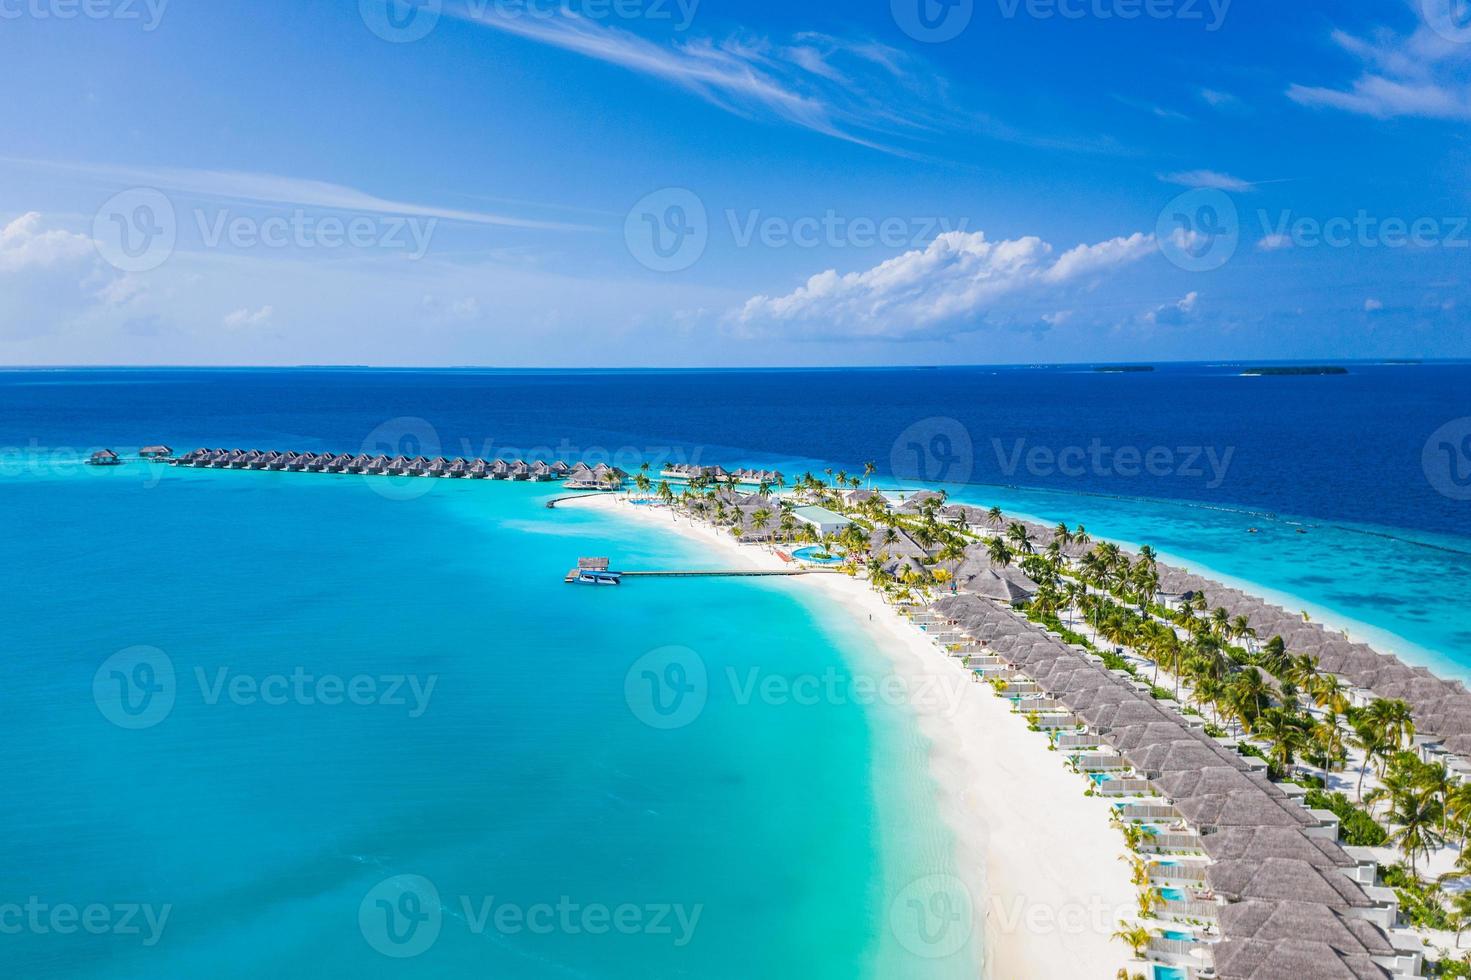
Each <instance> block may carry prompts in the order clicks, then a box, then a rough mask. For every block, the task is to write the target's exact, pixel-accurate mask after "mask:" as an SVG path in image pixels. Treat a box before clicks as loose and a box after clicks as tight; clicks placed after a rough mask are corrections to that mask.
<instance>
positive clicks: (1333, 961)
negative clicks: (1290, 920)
mask: <svg viewBox="0 0 1471 980" xmlns="http://www.w3.org/2000/svg"><path fill="white" fill-rule="evenodd" d="M1215 963H1216V975H1217V977H1219V978H1220V980H1284V978H1287V980H1388V977H1389V971H1387V970H1385V969H1384V968H1383V967H1381V966H1379V965H1378V964H1376V963H1375V962H1374V961H1373V960H1371V959H1370V958H1369V957H1368V956H1365V955H1362V954H1357V955H1348V956H1345V955H1344V954H1342V953H1338V952H1336V951H1335V950H1334V949H1333V947H1331V946H1329V945H1328V944H1326V943H1313V942H1304V941H1302V940H1297V939H1286V940H1281V941H1278V942H1263V941H1261V940H1257V939H1229V940H1227V941H1226V942H1223V943H1220V944H1219V945H1217V946H1216V948H1215Z"/></svg>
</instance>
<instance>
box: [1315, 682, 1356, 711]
mask: <svg viewBox="0 0 1471 980" xmlns="http://www.w3.org/2000/svg"><path fill="white" fill-rule="evenodd" d="M1307 692H1308V696H1309V697H1311V698H1312V699H1313V703H1314V704H1316V705H1317V706H1318V707H1320V708H1322V709H1324V710H1325V711H1327V712H1328V713H1329V714H1331V715H1341V714H1343V713H1344V712H1345V711H1347V710H1348V706H1349V700H1348V688H1347V687H1346V686H1345V685H1344V683H1343V681H1342V680H1341V679H1339V677H1338V675H1336V674H1319V675H1318V676H1317V677H1316V678H1315V679H1314V680H1313V681H1312V682H1311V683H1309V684H1308V685H1307Z"/></svg>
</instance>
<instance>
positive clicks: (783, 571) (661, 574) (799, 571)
mask: <svg viewBox="0 0 1471 980" xmlns="http://www.w3.org/2000/svg"><path fill="white" fill-rule="evenodd" d="M580 571H581V570H580V569H576V568H574V569H572V571H570V572H568V573H567V577H566V578H565V579H563V581H564V582H566V583H567V584H568V585H572V584H574V583H576V582H577V578H578V575H579V573H580ZM616 574H617V575H618V577H619V578H622V579H629V578H791V577H793V576H794V575H822V574H829V575H831V574H834V573H833V571H832V569H829V568H737V569H711V570H708V571H697V570H679V569H675V570H672V571H645V572H617V573H616Z"/></svg>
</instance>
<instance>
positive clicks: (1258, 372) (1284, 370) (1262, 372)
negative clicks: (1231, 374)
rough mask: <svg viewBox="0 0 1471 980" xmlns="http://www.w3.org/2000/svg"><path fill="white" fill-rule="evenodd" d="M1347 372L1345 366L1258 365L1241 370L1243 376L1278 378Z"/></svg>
mask: <svg viewBox="0 0 1471 980" xmlns="http://www.w3.org/2000/svg"><path fill="white" fill-rule="evenodd" d="M1305 374H1311V375H1320V374H1348V368H1346V367H1258V368H1248V369H1247V370H1245V371H1242V372H1241V376H1242V377H1243V378H1280V377H1295V376H1298V375H1305Z"/></svg>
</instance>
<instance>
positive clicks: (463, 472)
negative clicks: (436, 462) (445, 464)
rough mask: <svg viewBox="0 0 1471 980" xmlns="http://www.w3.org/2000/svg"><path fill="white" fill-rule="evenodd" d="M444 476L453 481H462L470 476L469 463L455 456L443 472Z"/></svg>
mask: <svg viewBox="0 0 1471 980" xmlns="http://www.w3.org/2000/svg"><path fill="white" fill-rule="evenodd" d="M445 475H446V476H449V477H453V478H454V479H457V480H459V479H464V478H465V477H467V476H469V475H470V461H469V460H468V459H465V458H464V457H463V456H456V457H455V458H454V460H452V461H451V462H450V464H449V468H448V469H446V470H445Z"/></svg>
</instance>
